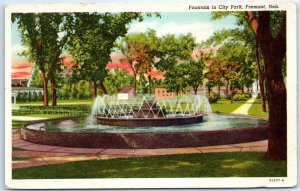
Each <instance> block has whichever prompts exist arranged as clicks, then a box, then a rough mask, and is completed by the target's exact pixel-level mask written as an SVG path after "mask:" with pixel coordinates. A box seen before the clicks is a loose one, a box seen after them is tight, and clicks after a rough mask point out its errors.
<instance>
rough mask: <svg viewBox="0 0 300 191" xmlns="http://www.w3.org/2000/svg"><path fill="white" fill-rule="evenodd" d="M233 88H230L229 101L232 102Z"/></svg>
mask: <svg viewBox="0 0 300 191" xmlns="http://www.w3.org/2000/svg"><path fill="white" fill-rule="evenodd" d="M233 96H234V88H230V103H233Z"/></svg>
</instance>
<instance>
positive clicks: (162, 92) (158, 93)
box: [154, 88, 175, 98]
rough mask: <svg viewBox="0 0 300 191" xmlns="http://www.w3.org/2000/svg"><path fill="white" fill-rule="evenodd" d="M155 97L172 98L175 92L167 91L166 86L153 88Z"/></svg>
mask: <svg viewBox="0 0 300 191" xmlns="http://www.w3.org/2000/svg"><path fill="white" fill-rule="evenodd" d="M154 97H155V98H172V97H175V93H173V92H169V91H168V90H167V89H166V88H155V89H154Z"/></svg>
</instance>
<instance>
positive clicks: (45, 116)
mask: <svg viewBox="0 0 300 191" xmlns="http://www.w3.org/2000/svg"><path fill="white" fill-rule="evenodd" d="M12 116H26V117H41V118H49V119H50V118H60V117H72V116H69V115H63V114H38V113H31V114H26V113H13V115H12Z"/></svg>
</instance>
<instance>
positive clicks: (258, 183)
mask: <svg viewBox="0 0 300 191" xmlns="http://www.w3.org/2000/svg"><path fill="white" fill-rule="evenodd" d="M232 4H234V5H246V4H247V5H262V4H265V5H269V4H276V5H278V6H279V9H276V10H286V11H287V29H288V30H287V66H288V68H287V90H288V91H287V97H288V99H287V108H288V118H287V119H288V177H283V179H284V182H280V183H274V182H269V178H268V177H263V178H147V179H146V178H134V179H133V178H130V179H128V178H122V179H121V178H117V179H44V180H36V179H34V180H12V178H11V176H12V169H11V163H12V161H11V154H12V150H11V148H12V147H11V133H12V129H11V128H9V127H11V51H10V50H11V22H10V20H11V19H10V15H11V13H13V12H14V13H15V12H22V13H24V12H33V10H34V12H83V11H86V12H87V11H90V12H126V11H139V12H153V11H155V12H199V11H200V12H201V11H223V10H222V9H215V10H188V7H189V5H210V6H211V5H216V6H217V7H218V6H219V5H232ZM253 10H255V9H253ZM267 10H271V9H267ZM227 11H245V10H233V9H228V10H227ZM295 42H296V5H295V3H291V2H290V3H288V2H274V1H273V2H264V3H262V2H257V3H254V2H248V3H244V2H243V3H230V2H225V3H207V2H203V3H199V2H195V3H193V2H188V3H176V4H171V3H163V4H162V3H157V4H149V3H135V4H132V3H103V4H31V5H29V4H16V5H8V6H6V9H5V50H6V52H5V66H6V67H5V119H6V121H5V126H6V131H5V163H6V166H5V182H6V186H7V187H9V188H21V189H24V188H27V189H28V188H30V189H41V188H48V189H50V188H224V187H231V188H239V187H289V186H295V185H296V183H297V133H296V132H297V116H296V115H297V110H296V105H297V92H296V91H297V88H296V87H297V84H296V81H297V68H296V63H297V62H296V44H295ZM272 178H274V177H272Z"/></svg>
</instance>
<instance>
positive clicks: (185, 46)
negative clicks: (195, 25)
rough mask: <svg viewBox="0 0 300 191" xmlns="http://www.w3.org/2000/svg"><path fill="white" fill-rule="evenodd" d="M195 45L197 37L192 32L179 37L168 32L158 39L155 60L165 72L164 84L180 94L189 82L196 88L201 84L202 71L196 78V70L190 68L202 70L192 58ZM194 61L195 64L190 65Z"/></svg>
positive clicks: (158, 66)
mask: <svg viewBox="0 0 300 191" xmlns="http://www.w3.org/2000/svg"><path fill="white" fill-rule="evenodd" d="M195 45H196V43H195V38H194V37H193V36H192V34H187V35H180V36H178V37H176V36H175V35H172V34H167V35H165V36H163V37H161V38H159V39H158V48H157V50H156V53H155V55H156V58H157V60H158V61H157V62H155V66H156V68H157V69H158V70H160V71H163V72H164V73H165V79H164V84H165V85H166V87H167V89H168V90H170V91H175V92H176V93H177V94H178V93H179V92H180V91H184V90H185V88H186V87H187V86H188V85H189V84H190V85H193V86H194V88H197V87H198V86H197V85H198V84H200V81H201V76H202V72H201V73H199V74H197V75H196V78H194V77H195V76H194V74H191V73H192V72H194V71H189V70H188V67H189V68H191V69H195V68H196V70H197V71H199V70H201V65H200V63H197V64H194V62H193V61H192V60H191V55H192V52H193V50H194V47H195ZM192 63H193V64H194V65H190V64H192ZM198 64H199V65H198ZM192 75H193V76H192ZM197 76H198V77H199V78H197Z"/></svg>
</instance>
